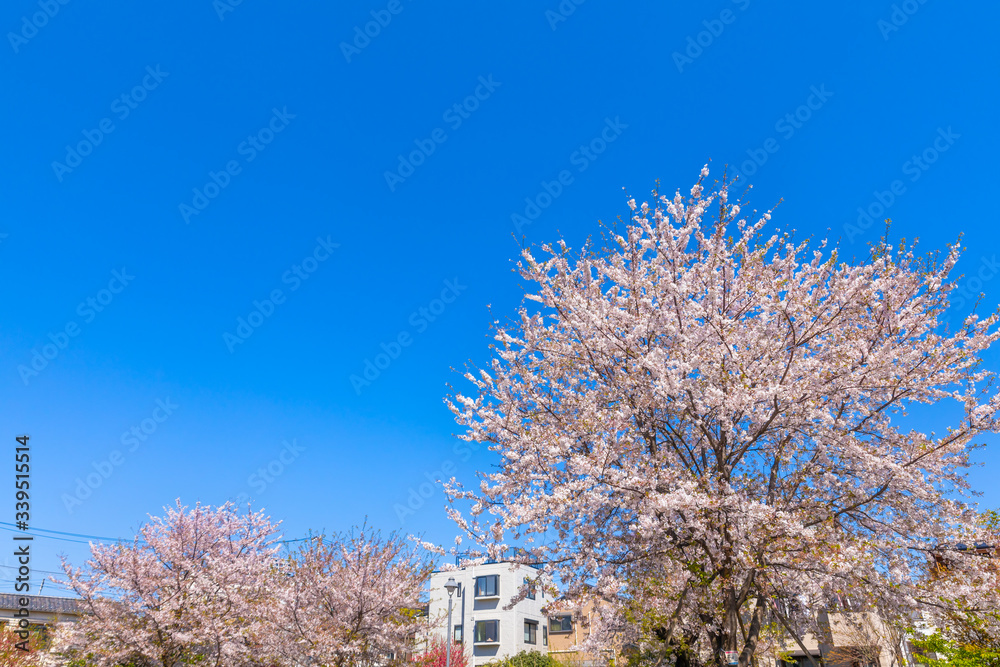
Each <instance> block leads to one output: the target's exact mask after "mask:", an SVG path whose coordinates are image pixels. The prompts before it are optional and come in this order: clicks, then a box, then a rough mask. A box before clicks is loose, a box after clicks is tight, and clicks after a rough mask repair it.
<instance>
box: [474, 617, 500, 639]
mask: <svg viewBox="0 0 1000 667" xmlns="http://www.w3.org/2000/svg"><path fill="white" fill-rule="evenodd" d="M499 642H500V621H476V643H477V644H497V643H499Z"/></svg>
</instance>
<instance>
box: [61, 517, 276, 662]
mask: <svg viewBox="0 0 1000 667" xmlns="http://www.w3.org/2000/svg"><path fill="white" fill-rule="evenodd" d="M276 530H277V526H276V525H275V524H272V523H271V521H270V519H269V518H268V517H266V516H264V514H263V513H262V512H257V513H253V512H246V513H241V512H239V511H237V509H236V507H235V506H234V505H232V504H231V503H227V504H225V505H223V506H221V507H218V508H214V509H213V508H210V507H206V506H202V505H196V506H195V507H194V508H191V509H189V508H187V507H184V506H182V505H181V504H180V501H178V502H177V505H176V506H175V507H172V508H167V509H166V516H164V517H152V518H151V519H150V521H149V523H147V524H146V525H144V526H143V527H142V528H141V529H140V531H139V535H138V536H136V538H135V539H134V541H133V542H131V543H119V544H114V545H104V544H92V545H91V557H90V560H89V561H87V563H86V565H85V566H84V567H82V568H73V567H71V566H70V565H69V563H68V562H67V561H66V560H65V559H64V560H63V569H64V570H65V572H66V576H67V581H66V583H68V585H69V586H70V587H71V588H72V590H73V591H74V592H75V593H76V594H77V595H78V596H79V597H80V604H81V607H82V609H83V611H84V614H83V616H82V618H81V619H80V622H79V623H73V624H66V625H64V626H63V627H61V628H60V629H59V631H58V632H57V634H56V649H57V650H58V651H59V652H61V653H62V654H63V655H64V656H66V657H67V658H70V659H72V660H75V661H77V662H79V663H80V664H87V665H100V666H102V667H104V666H106V667H112V666H115V665H122V664H133V665H156V666H157V667H160V666H162V667H175V666H179V665H187V664H193V663H204V664H206V665H213V666H214V667H245V666H247V665H269V664H273V663H274V662H275V660H274V659H273V658H272V656H273V655H274V654H275V650H276V648H277V647H276V644H275V640H274V639H273V638H274V637H276V636H277V635H276V633H274V631H273V629H272V628H271V627H270V617H271V609H272V606H273V602H274V600H275V598H276V587H277V584H278V583H279V581H280V578H279V577H277V576H275V573H276V564H277V563H278V561H277V560H276V558H275V554H276V551H277V545H276V543H275V533H276ZM74 664H75V663H74Z"/></svg>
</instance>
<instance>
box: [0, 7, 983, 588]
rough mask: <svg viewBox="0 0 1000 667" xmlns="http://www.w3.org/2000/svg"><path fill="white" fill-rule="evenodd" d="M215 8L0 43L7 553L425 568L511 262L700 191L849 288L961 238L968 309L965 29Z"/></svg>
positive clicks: (25, 32) (833, 19)
mask: <svg viewBox="0 0 1000 667" xmlns="http://www.w3.org/2000/svg"><path fill="white" fill-rule="evenodd" d="M235 1H236V0H217V1H216V2H215V3H214V4H213V2H212V0H180V1H178V2H171V3H157V4H155V5H153V4H150V3H138V4H136V3H132V4H128V3H126V4H122V3H114V6H112V5H110V4H106V3H87V2H82V1H81V0H41V1H39V0H10V1H8V2H5V3H4V4H3V8H2V9H0V28H2V32H3V33H4V34H5V35H6V36H5V37H4V42H5V44H4V45H3V46H0V61H2V67H0V89H2V91H3V105H2V107H0V117H2V120H3V123H2V127H3V133H4V138H5V141H4V145H3V151H2V154H3V157H2V162H0V164H2V170H3V171H2V174H0V196H2V199H0V201H2V202H3V215H2V217H0V235H2V237H0V272H2V275H0V290H2V294H3V315H2V317H0V406H2V407H0V415H2V419H0V424H2V428H0V438H7V440H8V445H9V446H10V447H11V448H13V446H14V437H15V436H16V435H18V434H21V433H23V432H27V433H29V434H30V435H31V436H32V439H31V446H32V450H33V452H34V454H33V457H34V458H33V463H32V471H31V474H32V478H31V482H32V492H33V495H32V499H31V503H32V511H31V523H32V525H33V526H36V527H38V528H44V529H49V530H56V531H66V532H73V533H81V534H88V535H99V536H127V535H131V534H132V532H133V529H134V528H135V527H136V526H138V525H139V524H140V523H141V522H142V521H143V520H144V517H145V516H146V515H147V513H151V512H152V513H158V512H159V511H160V508H162V507H163V506H164V505H166V504H170V503H172V502H173V501H174V499H176V498H177V497H180V498H182V499H183V500H184V501H185V502H186V503H194V502H195V501H202V502H205V503H211V504H217V503H220V502H222V501H224V500H226V499H228V498H239V497H241V494H247V495H248V496H253V497H254V498H255V499H256V500H257V502H258V503H259V504H260V505H263V506H265V507H266V508H267V509H268V511H269V512H270V513H271V514H272V516H273V517H275V518H276V519H281V520H282V521H283V522H284V531H285V533H286V535H288V536H289V537H300V536H302V535H304V534H305V533H306V532H307V531H308V530H310V529H312V530H314V531H316V530H324V529H325V530H328V531H332V530H341V529H346V528H348V527H350V526H351V525H352V524H356V523H360V522H362V521H364V520H365V518H366V517H367V519H368V521H369V523H371V524H374V525H376V526H380V527H383V528H384V529H386V530H390V529H400V530H403V531H406V532H413V533H423V534H424V535H425V536H426V537H427V538H428V539H431V540H433V541H436V542H449V541H450V539H451V537H452V536H453V534H454V530H453V529H452V527H451V525H450V524H449V522H448V520H447V519H446V518H445V516H444V513H443V511H442V509H441V508H442V494H441V492H440V491H439V490H433V491H431V488H430V487H429V486H423V487H422V486H421V485H422V484H424V483H426V482H427V478H428V477H431V478H434V477H436V476H437V474H436V471H438V470H441V469H442V466H443V467H444V470H445V472H447V471H449V470H452V468H453V469H454V472H455V474H457V475H458V476H459V478H461V479H465V480H467V481H468V480H470V479H471V478H472V475H473V473H474V471H475V470H476V469H477V468H479V469H483V468H486V467H487V466H489V465H490V457H489V455H488V453H485V452H483V451H475V452H473V451H471V450H464V449H461V448H460V446H459V447H458V448H457V447H456V446H457V445H459V443H458V441H457V440H455V439H454V438H453V436H452V434H453V433H454V432H455V431H456V430H457V427H456V426H455V425H454V423H453V421H452V419H451V415H450V413H449V412H448V411H447V409H446V408H445V406H444V405H443V403H442V397H443V396H444V395H445V394H446V393H447V386H446V385H447V383H449V382H452V383H454V384H455V385H456V386H459V387H461V386H462V380H461V378H460V377H459V376H458V375H456V374H455V373H454V372H453V371H452V370H451V369H452V368H460V367H461V366H462V364H464V363H465V362H466V361H467V360H470V359H471V360H474V361H479V362H482V361H484V360H485V359H486V358H487V353H488V350H487V344H488V342H489V340H488V338H487V334H488V329H489V324H490V322H491V321H492V320H493V319H497V318H500V319H503V318H505V317H507V316H509V315H511V314H512V313H514V312H515V309H516V307H517V305H518V303H519V302H520V298H521V293H522V292H521V288H520V286H519V280H518V279H517V278H516V276H515V275H514V274H513V273H512V271H511V269H512V266H513V263H512V261H513V259H514V258H516V256H517V252H518V240H517V239H520V238H521V237H523V238H524V239H525V241H526V242H528V243H540V242H543V241H550V240H554V239H556V238H558V237H559V235H563V236H565V237H566V238H567V240H568V242H569V243H570V244H571V245H574V246H579V244H580V243H581V241H582V240H583V239H585V238H586V237H587V236H588V235H591V234H593V233H595V232H596V231H597V230H598V220H609V219H614V217H615V216H617V215H619V214H623V213H624V212H625V211H626V208H625V199H626V198H625V197H624V192H623V188H625V189H626V190H627V191H628V192H629V193H633V194H636V195H638V196H639V197H641V196H642V193H646V192H648V191H649V189H650V188H651V187H653V185H654V183H655V181H656V180H657V179H659V181H660V182H661V183H662V185H663V187H664V188H665V189H666V190H668V191H670V192H672V191H673V190H674V189H675V188H677V187H682V188H685V189H687V188H689V187H690V185H691V184H692V183H693V181H694V179H695V178H696V177H697V173H698V171H699V170H700V168H701V166H702V165H703V164H704V163H706V162H709V161H711V165H712V169H713V170H714V173H715V174H720V173H721V170H722V167H723V165H725V164H727V163H728V164H730V165H735V166H737V167H738V168H739V169H740V170H741V171H742V172H743V173H744V174H745V175H746V176H747V177H748V178H749V180H750V182H752V183H753V185H754V192H755V195H754V198H753V203H754V204H755V205H756V206H757V207H758V208H767V207H769V206H771V205H773V204H775V203H776V202H778V201H779V200H783V204H782V205H781V207H780V208H779V210H778V212H777V214H776V215H775V219H774V221H775V224H776V225H778V226H780V227H782V228H794V229H796V230H798V234H799V235H800V236H809V235H812V236H814V237H816V238H824V237H826V238H830V239H832V240H839V241H840V242H841V245H842V247H843V248H844V249H845V250H846V252H847V253H848V255H853V254H857V255H863V254H864V253H865V251H866V245H865V244H866V243H868V242H870V241H872V240H874V239H875V238H876V237H877V236H878V233H879V231H880V229H881V228H882V224H881V222H879V220H880V219H881V218H884V217H886V216H889V217H891V218H892V219H893V230H894V235H897V236H898V235H902V236H905V237H907V238H912V237H915V236H919V237H920V239H921V242H922V244H923V247H925V248H926V249H933V248H942V247H943V246H944V245H945V244H946V243H949V242H952V241H954V240H955V239H956V238H957V237H958V235H959V233H964V235H965V236H964V242H965V244H966V245H967V246H968V248H969V250H968V253H967V254H966V256H965V258H964V259H963V260H962V263H961V265H960V267H961V269H962V271H964V273H965V274H966V275H967V276H968V278H966V279H965V281H964V285H966V286H968V287H969V289H970V293H971V292H979V291H982V292H984V293H985V302H986V303H987V304H996V303H997V302H998V301H1000V280H997V279H993V278H995V277H996V276H997V275H1000V265H997V264H996V262H997V259H996V258H997V251H998V248H997V238H998V236H997V222H998V221H997V213H996V208H995V196H996V194H995V191H996V184H995V181H994V176H995V165H996V156H997V155H998V153H1000V146H998V136H1000V135H998V133H997V130H996V118H997V111H996V109H997V102H998V91H997V71H998V66H1000V57H998V50H1000V47H998V44H1000V42H998V41H997V40H996V39H995V34H994V33H995V27H996V25H997V24H998V22H1000V6H998V5H997V4H996V3H989V2H951V3H945V2H942V1H941V0H906V2H901V3H897V4H893V2H891V1H890V0H885V2H864V3H861V2H851V3H801V2H790V1H787V0H786V1H781V2H770V3H765V2H763V1H761V0H736V1H731V0H714V1H712V2H699V3H663V2H637V3H625V4H622V3H611V2H602V1H601V0H587V1H586V2H583V1H582V0H576V2H574V1H573V0H563V2H562V3H561V4H560V3H559V2H558V0H541V1H540V2H539V1H533V2H523V1H512V2H502V3H498V2H492V3H479V2H476V3H457V2H455V3H433V2H427V1H426V0H392V1H383V0H370V1H365V2H358V1H355V0H351V1H347V2H310V1H306V2H299V3H273V2H271V3H268V2H263V1H262V0H243V1H242V2H241V3H239V4H232V3H235ZM577 3H579V4H577ZM366 30H367V32H368V35H366V34H365V32H366ZM370 35H374V36H370ZM456 105H457V106H456ZM560 175H561V176H562V182H560ZM526 198H527V199H528V201H527V202H526ZM535 207H537V208H535ZM859 207H860V208H861V209H862V211H865V210H870V213H871V215H872V216H873V219H874V221H873V222H872V221H869V220H868V218H866V217H862V218H861V224H858V221H859V215H860V214H859ZM880 209H881V210H880ZM515 214H516V215H517V216H523V217H521V218H516V217H515V218H512V215H515ZM976 274H979V278H977V277H976ZM275 297H276V298H275ZM971 300H972V299H971V298H970V299H969V301H970V303H971ZM255 302H256V303H255ZM422 309H423V310H422ZM255 313H256V314H255ZM241 319H242V323H241ZM46 345H48V347H46ZM383 345H384V348H383ZM397 346H398V347H397ZM383 350H386V351H385V352H384V354H385V355H386V356H382V357H378V356H377V355H379V354H383ZM376 362H379V364H380V365H381V366H382V368H377V367H376V366H374V364H375V363H376ZM368 363H370V364H372V365H371V366H370V367H368V366H367V364H368ZM989 363H990V364H991V365H992V366H993V367H995V368H996V367H1000V353H994V354H993V355H992V356H991V357H990V359H989ZM366 367H367V372H368V377H367V379H366V378H365V376H364V373H365V372H366ZM352 375H355V376H357V377H358V378H360V380H357V379H356V380H354V381H353V382H352V378H351V376H352ZM362 380H363V382H362ZM918 418H919V417H918ZM939 426H940V424H939ZM133 429H135V430H136V433H137V434H138V435H134V434H132V433H131V431H132V430H133ZM286 443H287V444H286ZM12 459H13V456H11V457H10V462H9V463H8V465H9V466H10V470H8V471H6V472H3V471H2V470H0V485H2V484H9V485H10V487H8V488H12V487H13V475H14V471H13V460H12ZM980 459H981V460H985V461H986V462H987V463H986V467H984V468H981V469H977V470H976V471H974V472H973V474H972V480H973V483H974V485H975V486H977V487H978V488H980V489H982V490H984V491H985V493H986V495H985V497H984V502H985V504H987V505H989V506H993V507H996V506H998V505H1000V491H998V490H997V488H996V487H997V474H996V472H997V469H998V467H1000V454H998V452H997V449H996V446H995V445H994V446H993V449H992V451H990V450H989V449H987V450H986V451H984V452H983V453H982V455H981V457H980ZM268 466H270V468H271V472H270V473H268V472H266V469H267V467H268ZM262 468H263V469H265V475H266V477H265V476H261V475H260V474H258V473H257V471H258V470H259V469H262ZM88 477H89V479H90V482H88ZM421 492H423V493H424V494H425V495H426V496H428V497H421V495H420V494H421ZM0 497H7V498H8V499H11V498H12V497H13V491H10V492H9V493H0ZM407 503H410V505H411V506H412V509H413V511H412V512H410V511H409V510H410V509H411V507H407ZM404 507H406V509H407V511H406V512H403V511H401V508H404ZM13 513H14V509H13V500H10V502H9V503H6V502H5V503H0V521H4V522H7V523H8V524H9V523H10V522H12V521H13V520H14V517H13ZM0 527H2V528H5V529H6V528H9V525H7V524H0ZM0 532H3V531H0ZM6 534H7V535H8V536H9V535H10V533H9V532H8V533H6ZM4 539H7V538H4ZM73 539H75V538H73ZM35 550H36V552H35V553H36V557H35V560H34V561H33V566H34V567H35V568H36V569H47V570H54V569H56V566H57V564H58V559H57V555H58V554H59V553H66V554H68V555H69V556H70V557H71V558H72V559H73V560H75V561H77V562H78V561H80V560H81V559H82V557H83V555H84V554H85V551H86V547H85V545H83V544H79V543H75V542H69V541H57V540H49V539H39V540H38V541H37V542H36V546H35ZM8 551H9V550H8V549H3V550H2V552H3V553H7V552H8ZM11 563H12V558H11V557H9V556H8V557H0V565H3V566H5V568H6V569H0V579H4V580H9V579H11V578H12V576H11V574H10V573H11V572H12V570H11V569H10V567H9V566H10V565H11ZM0 584H2V586H0V590H10V586H11V585H12V584H11V583H10V582H9V581H0ZM49 590H50V588H49V585H48V584H47V585H46V592H48V591H49ZM51 590H53V592H54V591H55V590H57V589H51Z"/></svg>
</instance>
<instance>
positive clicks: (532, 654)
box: [484, 651, 562, 667]
mask: <svg viewBox="0 0 1000 667" xmlns="http://www.w3.org/2000/svg"><path fill="white" fill-rule="evenodd" d="M484 667H562V663H560V662H559V661H558V660H556V659H555V658H553V657H552V656H550V655H549V654H548V653H538V652H537V651H521V652H520V653H518V654H517V655H514V656H511V657H509V658H500V659H499V660H491V661H489V662H487V663H486V665H485V666H484Z"/></svg>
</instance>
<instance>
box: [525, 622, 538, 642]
mask: <svg viewBox="0 0 1000 667" xmlns="http://www.w3.org/2000/svg"><path fill="white" fill-rule="evenodd" d="M524 643H525V644H537V643H538V621H525V622H524Z"/></svg>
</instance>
